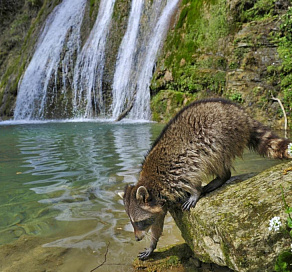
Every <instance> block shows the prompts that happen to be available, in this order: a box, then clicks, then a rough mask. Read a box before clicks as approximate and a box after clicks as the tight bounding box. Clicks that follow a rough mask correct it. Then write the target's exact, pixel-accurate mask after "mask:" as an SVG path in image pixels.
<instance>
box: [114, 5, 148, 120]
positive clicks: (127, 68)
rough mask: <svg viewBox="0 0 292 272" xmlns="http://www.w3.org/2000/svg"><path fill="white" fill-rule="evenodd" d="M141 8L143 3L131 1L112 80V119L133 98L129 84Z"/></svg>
mask: <svg viewBox="0 0 292 272" xmlns="http://www.w3.org/2000/svg"><path fill="white" fill-rule="evenodd" d="M142 8H143V1H141V0H133V1H132V7H131V12H130V16H129V20H128V27H127V31H126V33H125V36H124V37H123V40H122V43H121V45H120V48H119V52H118V57H117V63H116V70H115V74H114V79H113V90H112V94H113V102H112V116H113V118H117V117H118V116H119V115H120V114H121V113H122V111H123V110H124V108H125V106H127V105H128V103H129V102H128V100H129V99H131V98H132V97H133V93H131V92H133V90H132V88H130V86H129V83H130V77H131V73H132V69H133V64H134V56H135V53H136V50H137V37H138V31H139V23H140V17H141V13H142Z"/></svg>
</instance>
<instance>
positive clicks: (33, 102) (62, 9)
mask: <svg viewBox="0 0 292 272" xmlns="http://www.w3.org/2000/svg"><path fill="white" fill-rule="evenodd" d="M85 5H86V0H63V1H62V3H60V4H59V5H58V6H57V7H56V8H55V9H54V11H53V12H52V14H51V15H50V16H49V17H48V19H47V21H46V25H45V27H44V30H43V32H42V35H41V36H40V38H39V40H38V43H37V48H36V51H35V53H34V55H33V57H32V60H31V62H30V64H29V65H28V67H27V69H26V71H25V73H24V75H23V78H22V80H21V81H20V84H19V88H18V95H17V101H16V108H15V111H14V119H15V120H24V119H43V118H44V117H45V110H46V109H45V104H46V103H47V102H48V101H47V99H48V97H47V91H48V85H49V82H50V80H52V78H54V81H55V82H56V81H57V73H58V67H59V64H60V62H61V61H62V70H63V75H64V77H66V71H68V70H69V69H72V66H73V60H72V55H73V54H74V53H75V52H76V51H78V48H79V46H80V26H81V22H82V18H83V14H84V10H85ZM65 46H66V47H67V51H66V53H65V55H64V58H63V60H61V59H60V56H61V54H62V51H63V49H64V47H65ZM62 82H63V84H65V85H63V86H62V90H57V85H56V84H55V87H54V90H53V91H54V92H55V93H57V92H60V91H61V92H64V94H66V79H64V78H63V79H62ZM52 99H54V97H52ZM53 102H54V101H52V103H53Z"/></svg>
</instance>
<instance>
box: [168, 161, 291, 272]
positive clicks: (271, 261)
mask: <svg viewBox="0 0 292 272" xmlns="http://www.w3.org/2000/svg"><path fill="white" fill-rule="evenodd" d="M291 170H292V162H288V163H283V164H280V165H277V166H275V167H272V168H270V169H268V170H266V171H264V172H262V173H261V174H259V175H256V176H254V177H251V178H248V179H245V178H244V177H239V178H233V179H231V181H230V182H228V184H226V185H224V186H223V187H222V188H220V189H218V190H216V191H215V192H212V193H210V194H209V195H207V196H206V197H204V198H202V199H200V200H199V202H198V203H197V205H196V207H195V208H194V209H192V210H191V211H190V212H182V211H181V210H180V209H179V208H178V207H173V208H172V210H171V211H170V212H171V214H172V216H173V218H174V220H175V222H176V224H177V225H178V227H179V228H180V230H181V232H182V236H183V238H184V239H185V240H186V242H187V244H188V245H189V246H190V248H191V249H192V250H193V252H194V254H195V256H196V257H197V258H199V259H200V260H202V261H203V262H208V263H216V264H218V265H221V266H228V267H229V268H231V269H233V270H235V271H240V272H243V271H252V272H256V271H261V272H262V271H273V270H274V265H275V261H276V258H277V256H278V255H279V253H281V252H282V251H283V250H289V249H290V248H291V242H292V241H291V238H290V237H289V234H288V233H287V232H285V231H283V230H279V231H269V229H268V228H269V222H270V219H271V218H273V217H275V216H279V217H280V218H281V222H282V228H284V227H285V222H286V220H287V214H286V213H285V205H284V201H283V197H282V188H283V192H284V196H285V199H286V203H287V204H288V205H289V206H292V171H291ZM244 179H245V180H244Z"/></svg>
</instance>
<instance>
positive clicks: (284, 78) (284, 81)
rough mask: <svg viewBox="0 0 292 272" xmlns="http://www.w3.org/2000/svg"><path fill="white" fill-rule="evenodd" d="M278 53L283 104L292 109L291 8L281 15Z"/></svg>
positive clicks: (289, 110) (288, 109) (289, 109)
mask: <svg viewBox="0 0 292 272" xmlns="http://www.w3.org/2000/svg"><path fill="white" fill-rule="evenodd" d="M277 41H278V44H279V46H278V53H279V56H280V58H281V60H282V65H281V67H280V78H281V89H282V91H283V95H284V100H283V103H284V106H285V107H286V109H287V111H288V112H291V110H292V50H291V48H292V8H291V7H290V8H289V9H288V12H287V13H286V14H285V15H284V16H283V17H282V23H281V25H280V35H279V37H277Z"/></svg>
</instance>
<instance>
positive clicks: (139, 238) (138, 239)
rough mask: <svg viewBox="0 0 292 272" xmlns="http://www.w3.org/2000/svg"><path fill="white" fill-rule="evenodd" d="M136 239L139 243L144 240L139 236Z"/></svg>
mask: <svg viewBox="0 0 292 272" xmlns="http://www.w3.org/2000/svg"><path fill="white" fill-rule="evenodd" d="M135 239H136V241H137V242H139V241H141V240H142V239H143V237H138V236H135Z"/></svg>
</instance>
